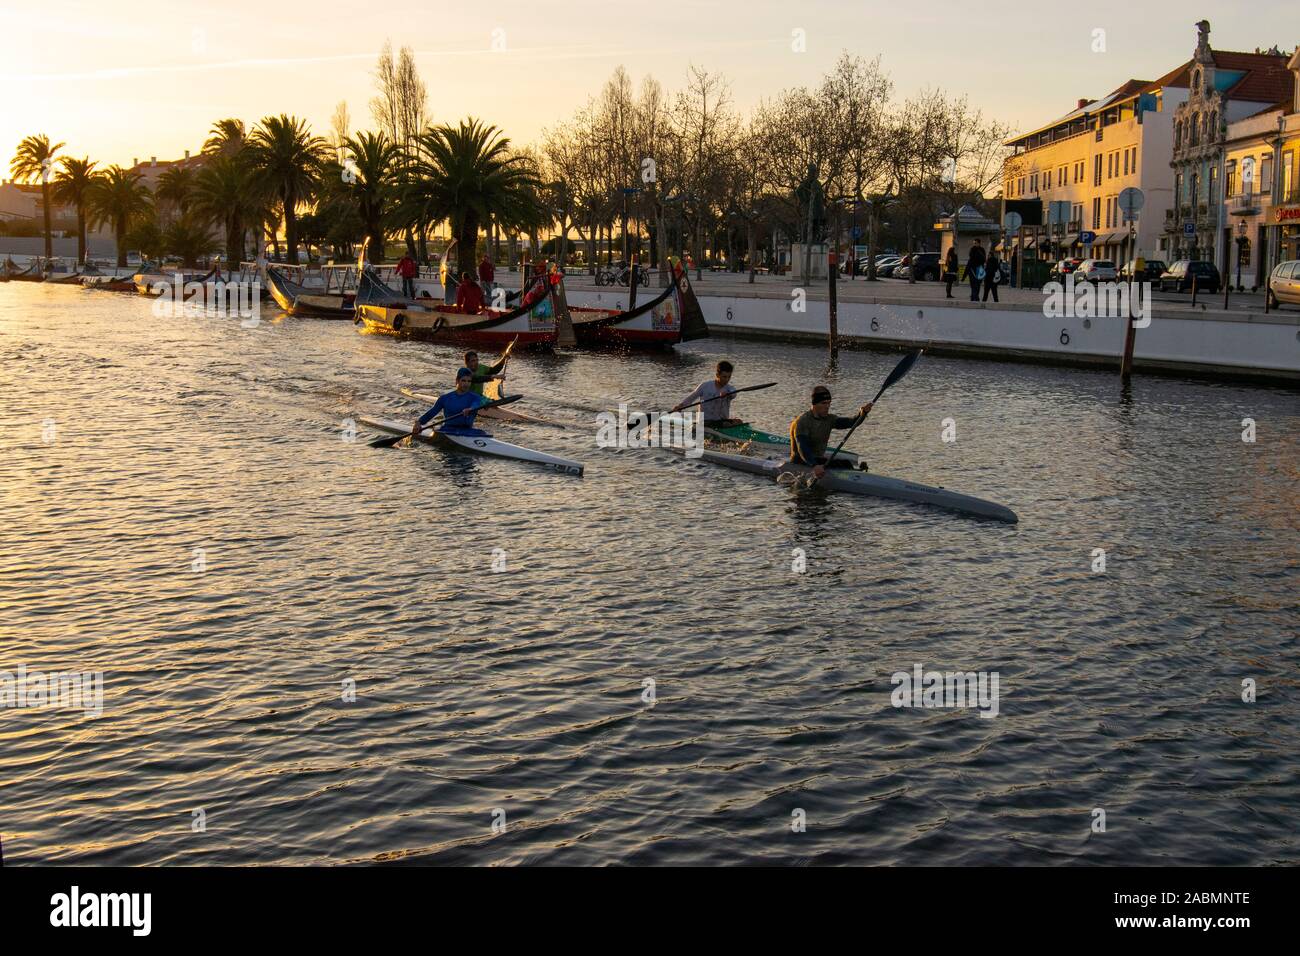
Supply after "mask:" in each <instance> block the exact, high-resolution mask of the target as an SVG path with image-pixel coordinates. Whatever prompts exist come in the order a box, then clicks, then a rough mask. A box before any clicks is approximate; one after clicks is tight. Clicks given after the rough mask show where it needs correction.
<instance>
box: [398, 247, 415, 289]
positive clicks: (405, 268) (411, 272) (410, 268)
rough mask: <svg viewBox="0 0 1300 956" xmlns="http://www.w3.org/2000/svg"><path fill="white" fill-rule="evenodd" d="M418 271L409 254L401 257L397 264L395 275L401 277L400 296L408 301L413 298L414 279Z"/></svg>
mask: <svg viewBox="0 0 1300 956" xmlns="http://www.w3.org/2000/svg"><path fill="white" fill-rule="evenodd" d="M419 273H420V270H419V268H418V267H417V266H416V265H415V260H414V259H412V258H411V256H410V254H409V253H408V254H406V255H404V256H402V258H401V259H399V260H398V262H397V274H398V275H399V276H401V277H402V295H404V296H406V297H407V298H408V299H414V298H415V277H416V276H417V275H419Z"/></svg>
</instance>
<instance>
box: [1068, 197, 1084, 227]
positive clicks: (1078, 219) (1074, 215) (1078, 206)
mask: <svg viewBox="0 0 1300 956" xmlns="http://www.w3.org/2000/svg"><path fill="white" fill-rule="evenodd" d="M1070 222H1072V223H1074V227H1075V228H1076V229H1082V228H1083V203H1081V202H1077V203H1075V204H1074V208H1073V209H1071V210H1070Z"/></svg>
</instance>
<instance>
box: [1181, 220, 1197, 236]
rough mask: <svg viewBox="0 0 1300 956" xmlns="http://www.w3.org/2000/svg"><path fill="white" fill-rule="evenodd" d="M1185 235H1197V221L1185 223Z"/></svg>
mask: <svg viewBox="0 0 1300 956" xmlns="http://www.w3.org/2000/svg"><path fill="white" fill-rule="evenodd" d="M1183 235H1184V236H1194V235H1196V223H1194V222H1185V223H1183Z"/></svg>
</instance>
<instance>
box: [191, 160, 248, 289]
mask: <svg viewBox="0 0 1300 956" xmlns="http://www.w3.org/2000/svg"><path fill="white" fill-rule="evenodd" d="M190 211H191V212H192V213H193V214H194V215H196V216H198V217H200V218H202V219H205V220H207V221H209V222H215V223H219V224H220V225H221V227H222V229H224V230H225V234H226V261H227V262H228V263H230V264H231V265H232V266H233V265H237V264H238V263H240V262H242V261H244V228H245V226H246V224H248V223H251V222H255V221H257V219H258V216H259V215H260V212H261V204H260V202H259V201H258V196H257V194H256V192H255V191H254V189H253V184H252V176H251V174H250V173H249V170H248V166H247V164H245V163H244V162H242V161H241V160H240V159H239V158H238V157H236V156H230V155H220V154H219V155H217V156H216V158H215V159H213V160H211V161H210V162H209V163H208V164H207V165H206V166H204V167H203V169H201V170H200V171H199V174H198V176H196V177H195V179H194V193H193V198H192V202H191V206H190Z"/></svg>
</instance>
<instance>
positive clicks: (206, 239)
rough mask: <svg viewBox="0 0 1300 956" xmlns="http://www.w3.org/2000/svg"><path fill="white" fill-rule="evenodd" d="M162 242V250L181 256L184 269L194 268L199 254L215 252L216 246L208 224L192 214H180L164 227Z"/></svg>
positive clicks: (204, 254)
mask: <svg viewBox="0 0 1300 956" xmlns="http://www.w3.org/2000/svg"><path fill="white" fill-rule="evenodd" d="M162 244H163V248H164V251H166V252H168V253H170V254H172V255H174V256H180V257H181V260H182V261H183V263H184V265H185V268H186V269H193V268H195V267H196V266H197V265H198V264H199V263H198V260H199V257H200V256H206V255H208V254H209V253H212V252H215V251H216V248H217V244H216V243H215V242H213V240H212V234H211V233H210V232H209V231H208V224H207V223H206V222H201V221H199V220H197V219H195V218H194V217H192V216H181V217H180V218H179V219H177V220H176V221H175V222H173V223H172V224H171V225H170V226H168V227H167V228H166V229H164V230H163V234H162Z"/></svg>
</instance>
